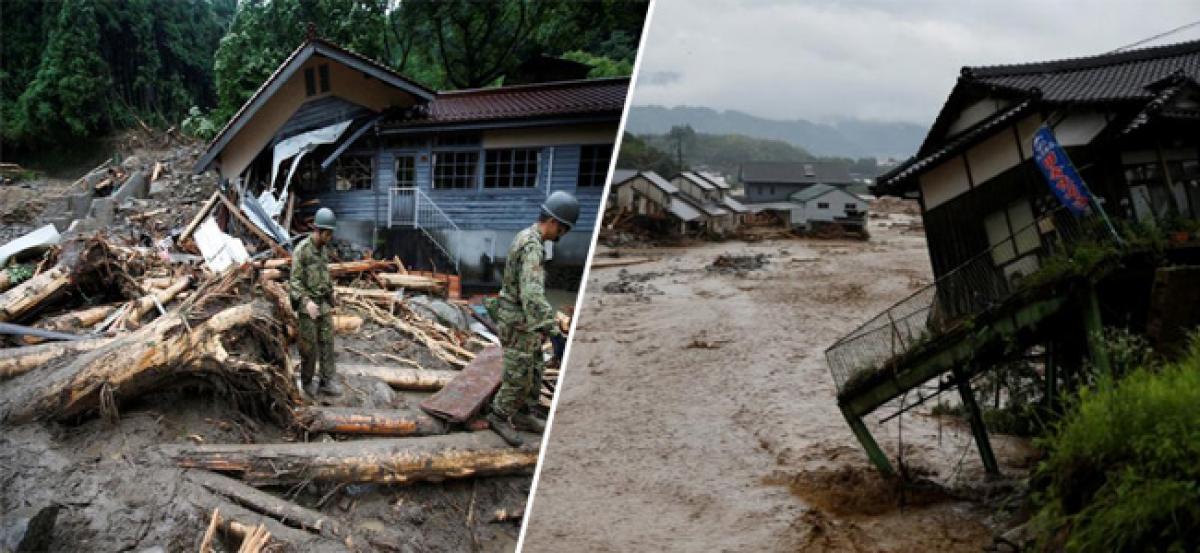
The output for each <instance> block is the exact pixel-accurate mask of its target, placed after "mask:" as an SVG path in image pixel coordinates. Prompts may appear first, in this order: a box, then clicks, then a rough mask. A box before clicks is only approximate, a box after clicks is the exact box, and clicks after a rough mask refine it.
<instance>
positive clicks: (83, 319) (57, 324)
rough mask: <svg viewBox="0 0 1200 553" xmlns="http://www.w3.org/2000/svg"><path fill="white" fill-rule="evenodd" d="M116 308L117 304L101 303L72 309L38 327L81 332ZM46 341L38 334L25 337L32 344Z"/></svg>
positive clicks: (27, 342) (25, 340) (43, 322)
mask: <svg viewBox="0 0 1200 553" xmlns="http://www.w3.org/2000/svg"><path fill="white" fill-rule="evenodd" d="M116 310H117V306H116V305H100V306H97V307H89V308H87V309H80V310H78V311H71V312H69V313H63V314H62V315H56V316H54V317H51V318H49V319H46V320H44V321H42V322H41V323H38V325H37V327H38V328H43V329H46V330H52V331H54V332H68V333H69V332H79V331H80V330H84V329H87V328H90V327H93V326H95V325H96V324H98V323H100V322H101V321H103V320H104V319H107V318H108V316H109V315H112V314H113V312H114V311H116ZM45 341H46V339H45V338H40V337H37V336H26V337H25V338H24V342H25V343H26V344H30V345H33V344H40V343H42V342H45Z"/></svg>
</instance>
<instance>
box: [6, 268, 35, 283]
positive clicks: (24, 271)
mask: <svg viewBox="0 0 1200 553" xmlns="http://www.w3.org/2000/svg"><path fill="white" fill-rule="evenodd" d="M4 271H5V272H7V273H8V282H9V284H11V285H13V286H16V285H18V284H20V283H22V282H25V281H26V280H29V279H31V278H33V266H32V265H29V264H25V265H21V264H13V265H9V266H8V267H7V268H5V269H4Z"/></svg>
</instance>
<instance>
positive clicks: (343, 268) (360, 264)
mask: <svg viewBox="0 0 1200 553" xmlns="http://www.w3.org/2000/svg"><path fill="white" fill-rule="evenodd" d="M395 270H396V264H395V263H393V262H391V261H385V260H382V259H362V260H359V261H345V262H342V263H330V264H329V274H330V276H335V277H339V276H345V275H352V274H355V273H367V272H373V271H395Z"/></svg>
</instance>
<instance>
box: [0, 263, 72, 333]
mask: <svg viewBox="0 0 1200 553" xmlns="http://www.w3.org/2000/svg"><path fill="white" fill-rule="evenodd" d="M69 284H71V274H70V271H68V270H67V269H66V268H65V267H63V266H62V265H58V266H55V267H54V268H52V269H50V270H48V271H46V272H43V273H42V274H40V275H37V276H35V277H33V278H31V279H29V280H27V281H25V282H22V283H21V284H20V285H18V286H15V287H13V288H12V289H10V290H9V291H7V292H5V293H3V294H0V321H3V322H8V321H14V320H16V319H19V318H20V317H21V316H22V315H25V314H26V313H28V312H30V311H31V310H33V309H34V308H36V307H37V306H39V305H41V304H42V303H43V302H45V301H46V300H48V299H50V298H51V297H53V296H54V294H55V293H56V292H58V291H59V290H62V289H64V288H66V287H67V285H69Z"/></svg>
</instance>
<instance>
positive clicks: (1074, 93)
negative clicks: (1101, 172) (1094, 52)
mask: <svg viewBox="0 0 1200 553" xmlns="http://www.w3.org/2000/svg"><path fill="white" fill-rule="evenodd" d="M1176 73H1182V74H1183V76H1187V77H1191V78H1193V79H1197V78H1200V40H1198V41H1191V42H1181V43H1178V44H1171V45H1167V46H1158V47H1154V48H1143V49H1140V50H1129V51H1126V52H1119V53H1110V54H1101V55H1098V56H1090V57H1085V58H1073V59H1066V60H1057V61H1049V62H1038V63H1025V64H1017V65H996V66H986V67H966V68H963V76H964V77H965V78H966V79H968V80H970V81H973V82H977V83H981V84H984V85H989V86H996V87H1000V88H1004V89H1009V90H1014V91H1020V92H1026V93H1035V91H1040V94H1041V99H1042V100H1044V101H1048V102H1102V101H1116V100H1140V99H1145V100H1149V99H1151V98H1153V97H1154V96H1155V94H1156V91H1155V90H1153V87H1152V86H1150V85H1153V84H1154V83H1157V82H1159V81H1162V80H1163V79H1165V78H1168V77H1170V76H1172V75H1173V74H1176Z"/></svg>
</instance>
